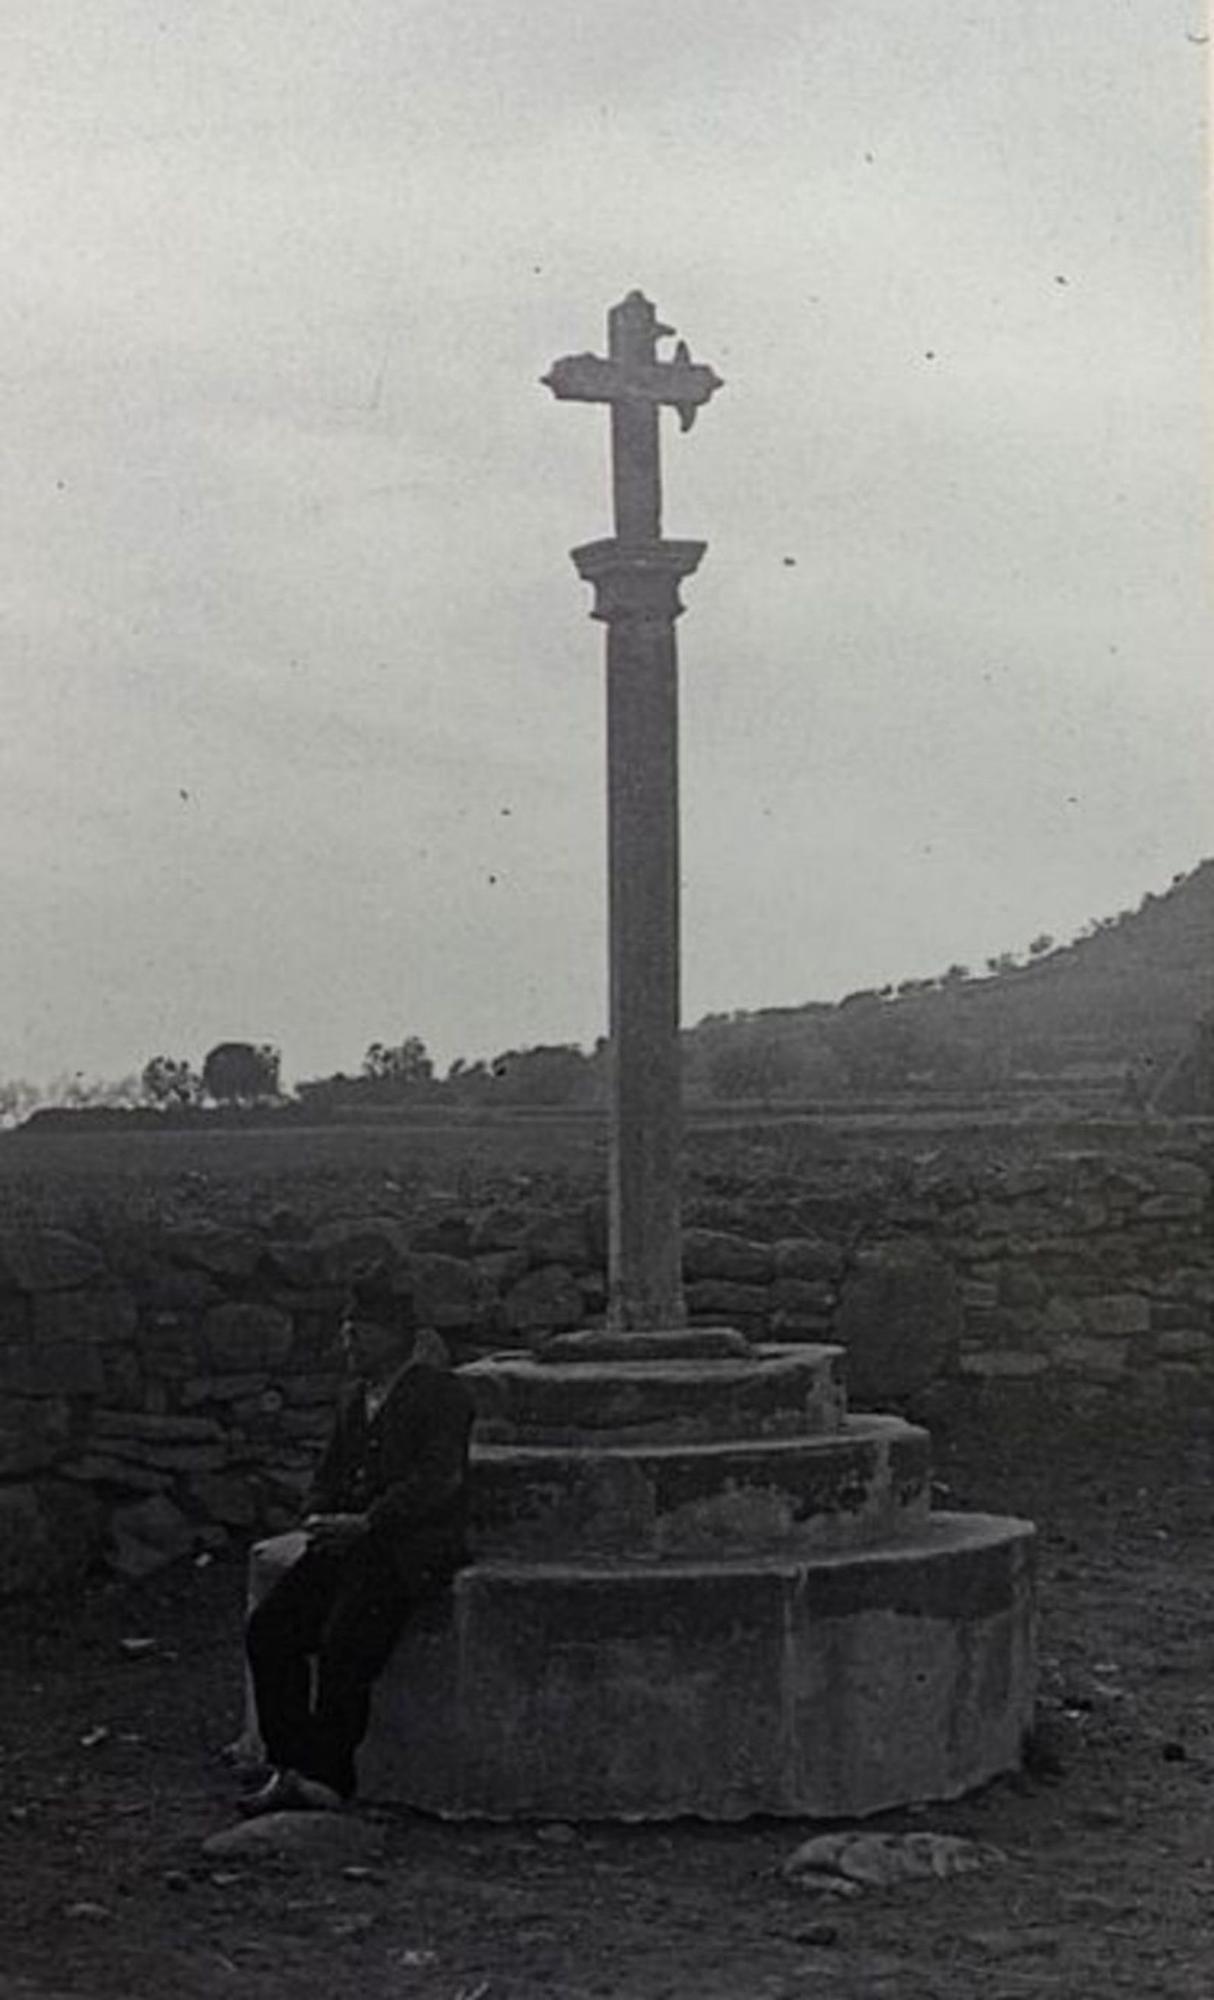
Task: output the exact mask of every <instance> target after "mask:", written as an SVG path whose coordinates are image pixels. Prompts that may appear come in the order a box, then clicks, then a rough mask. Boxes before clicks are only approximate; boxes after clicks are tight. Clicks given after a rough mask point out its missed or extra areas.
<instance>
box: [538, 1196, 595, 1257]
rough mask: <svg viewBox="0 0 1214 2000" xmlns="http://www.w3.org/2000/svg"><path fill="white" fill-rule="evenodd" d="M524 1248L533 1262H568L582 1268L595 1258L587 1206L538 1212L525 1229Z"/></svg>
mask: <svg viewBox="0 0 1214 2000" xmlns="http://www.w3.org/2000/svg"><path fill="white" fill-rule="evenodd" d="M522 1248H523V1249H524V1250H525V1251H526V1253H527V1256H528V1258H529V1260H530V1262H531V1263H532V1264H567V1265H569V1266H570V1267H571V1268H572V1269H573V1270H574V1271H581V1270H584V1269H585V1268H586V1266H587V1265H588V1264H589V1263H590V1262H591V1261H592V1256H591V1248H590V1233H589V1230H588V1228H587V1225H586V1212H585V1209H584V1208H577V1209H569V1210H557V1209H553V1210H550V1211H548V1212H547V1213H545V1214H543V1215H537V1216H536V1217H535V1218H534V1220H533V1221H531V1222H529V1223H528V1224H527V1227H526V1229H525V1230H524V1232H523V1241H522Z"/></svg>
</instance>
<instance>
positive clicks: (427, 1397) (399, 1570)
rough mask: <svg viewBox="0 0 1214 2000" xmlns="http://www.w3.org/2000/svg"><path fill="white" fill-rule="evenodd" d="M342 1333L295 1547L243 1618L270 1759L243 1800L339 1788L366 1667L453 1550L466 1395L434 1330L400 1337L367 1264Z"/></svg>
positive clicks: (352, 1782) (268, 1807)
mask: <svg viewBox="0 0 1214 2000" xmlns="http://www.w3.org/2000/svg"><path fill="white" fill-rule="evenodd" d="M341 1340H342V1347H343V1351H344V1357H345V1362H346V1367H347V1370H348V1372H349V1374H350V1377H351V1381H350V1383H349V1385H348V1386H347V1388H346V1389H345V1390H344V1391H343V1393H342V1396H341V1399H340V1402H339V1405H338V1410H337V1417H336V1421H335V1424H334V1428H333V1434H332V1437H331V1439H330V1441H329V1444H328V1447H327V1449H326V1451H325V1454H324V1457H323V1458H322V1460H321V1462H320V1465H319V1466H318V1468H317V1472H316V1477H315V1480H314V1482H313V1485H312V1489H311V1492H310V1493H309V1495H308V1500H307V1503H306V1507H307V1512H306V1515H305V1519H304V1522H303V1529H304V1532H305V1534H306V1536H307V1545H306V1548H305V1550H304V1553H303V1554H302V1555H301V1556H300V1558H299V1560H298V1561H297V1562H296V1563H295V1564H294V1565H293V1567H292V1568H290V1569H288V1570H287V1571H286V1573H285V1574H284V1575H283V1576H282V1577H280V1579H279V1580H278V1582H277V1583H275V1584H274V1585H273V1587H272V1588H271V1589H270V1591H269V1592H268V1593H267V1595H266V1596H265V1597H264V1598H263V1599H262V1601H261V1603H260V1604H258V1605H257V1607H256V1609H255V1610H254V1611H253V1613H252V1614H251V1616H250V1618H249V1622H248V1627H247V1631H246V1646H247V1650H248V1659H249V1668H250V1673H251V1676H252V1683H253V1693H254V1699H255V1701H256V1706H257V1720H258V1725H259V1728H260V1730H261V1736H262V1741H263V1743H264V1745H265V1752H266V1757H267V1759H268V1760H269V1762H270V1763H271V1764H272V1765H273V1766H274V1773H273V1776H272V1777H271V1778H270V1780H269V1782H268V1784H266V1785H264V1786H263V1787H262V1788H261V1789H260V1790H259V1791H258V1792H256V1793H254V1794H253V1795H252V1796H251V1797H249V1798H247V1799H246V1800H245V1801H244V1802H243V1809H244V1810H245V1811H246V1812H252V1813H261V1812H283V1811H289V1810H293V1809H298V1808H300V1807H338V1806H340V1805H342V1804H343V1803H344V1802H346V1801H347V1800H349V1799H351V1798H352V1797H353V1796H354V1792H355V1788H356V1771H355V1751H356V1750H357V1748H358V1745H359V1744H360V1742H361V1741H362V1738H363V1736H364V1734H365V1733H366V1728H367V1720H368V1716H369V1713H370V1704H371V1688H372V1685H373V1683H374V1681H375V1679H376V1676H377V1675H378V1674H379V1673H380V1672H381V1670H382V1669H383V1667H384V1666H385V1665H386V1664H387V1661H388V1657H389V1655H390V1654H391V1652H392V1648H393V1646H394V1645H395V1643H396V1640H397V1638H398V1637H399V1635H400V1632H401V1629H402V1627H403V1626H404V1623H405V1621H406V1619H407V1617H408V1616H409V1613H410V1611H411V1610H412V1608H413V1607H414V1606H415V1605H416V1604H418V1603H419V1602H422V1601H424V1600H425V1599H426V1598H429V1597H433V1596H435V1595H436V1594H438V1593H440V1592H441V1591H443V1590H445V1589H446V1588H447V1587H448V1585H449V1584H450V1582H451V1579H452V1577H453V1576H454V1575H455V1572H456V1571H457V1570H458V1569H459V1568H460V1566H461V1565H462V1564H463V1563H464V1562H466V1561H467V1553H466V1549H465V1542H464V1536H465V1527H466V1519H467V1478H468V1444H469V1436H470V1432H471V1429H472V1419H473V1404H472V1398H471V1396H470V1394H469V1392H468V1390H467V1389H466V1388H465V1386H464V1384H463V1383H462V1382H461V1381H460V1380H459V1379H458V1377H457V1376H455V1375H453V1374H452V1373H451V1371H450V1363H449V1360H448V1357H447V1352H446V1349H445V1347H444V1346H443V1343H442V1341H441V1340H440V1339H439V1337H438V1335H437V1334H434V1333H421V1334H419V1335H417V1337H416V1339H413V1336H412V1325H411V1314H410V1311H409V1302H408V1301H407V1300H402V1299H400V1298H397V1297H395V1296H394V1295H393V1294H392V1293H391V1291H390V1290H389V1289H388V1287H387V1285H386V1284H385V1282H384V1281H383V1280H382V1279H381V1278H378V1277H373V1278H370V1279H367V1280H364V1281H362V1282H361V1283H359V1284H358V1285H356V1286H355V1288H354V1292H353V1294H352V1296H351V1299H350V1301H349V1304H348V1305H347V1308H346V1313H345V1317H344V1319H343V1322H342V1329H341ZM410 1347H411V1348H412V1352H411V1353H410ZM406 1357H408V1358H406ZM402 1364H403V1365H402ZM313 1662H314V1663H315V1672H313Z"/></svg>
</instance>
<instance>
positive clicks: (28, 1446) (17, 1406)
mask: <svg viewBox="0 0 1214 2000" xmlns="http://www.w3.org/2000/svg"><path fill="white" fill-rule="evenodd" d="M71 1427H72V1418H71V1409H70V1407H69V1405H68V1404H67V1402H65V1401H64V1400H63V1398H62V1397H56V1396H37V1397H33V1398H28V1399H27V1398H25V1397H19V1396H5V1397H3V1398H0V1477H2V1478H5V1479H12V1478H13V1477H14V1476H15V1475H16V1474H18V1473H22V1472H37V1471H41V1470H43V1469H44V1468H45V1467H46V1466H49V1465H50V1464H52V1462H53V1461H54V1460H55V1458H56V1457H57V1456H58V1455H59V1453H60V1452H62V1450H63V1449H64V1446H65V1445H66V1443H67V1441H68V1439H69V1437H70V1435H71Z"/></svg>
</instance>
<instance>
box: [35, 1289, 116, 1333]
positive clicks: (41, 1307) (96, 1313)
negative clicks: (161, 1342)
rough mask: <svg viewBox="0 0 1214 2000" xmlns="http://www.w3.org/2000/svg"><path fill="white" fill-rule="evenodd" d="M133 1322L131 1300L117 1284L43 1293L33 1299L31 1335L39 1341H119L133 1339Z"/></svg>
mask: <svg viewBox="0 0 1214 2000" xmlns="http://www.w3.org/2000/svg"><path fill="white" fill-rule="evenodd" d="M137 1321H138V1313H137V1312H136V1309H135V1301H134V1299H133V1298H132V1297H131V1294H130V1293H129V1292H128V1291H126V1290H124V1289H122V1288H121V1287H118V1286H104V1287H101V1288H98V1289H95V1290H94V1289H90V1290H88V1291H84V1292H80V1291H77V1292H43V1293H40V1294H39V1295H38V1296H37V1297H36V1298H35V1299H34V1301H33V1328H34V1337H35V1339H37V1340H39V1341H50V1342H56V1341H70V1342H77V1341H79V1342H82V1343H84V1344H96V1345H107V1344H111V1343H116V1344H122V1343H124V1342H126V1341H130V1340H133V1339H134V1338H135V1328H136V1324H137Z"/></svg>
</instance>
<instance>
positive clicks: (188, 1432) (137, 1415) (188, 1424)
mask: <svg viewBox="0 0 1214 2000" xmlns="http://www.w3.org/2000/svg"><path fill="white" fill-rule="evenodd" d="M89 1428H90V1430H91V1431H92V1433H93V1436H94V1437H99V1438H105V1439H107V1440H110V1439H114V1438H123V1439H143V1440H145V1441H146V1442H148V1443H150V1444H198V1443H203V1444H205V1443H211V1442H214V1443H220V1444H222V1442H223V1436H224V1433H223V1430H222V1428H221V1426H220V1425H219V1424H217V1423H216V1422H215V1419H214V1418H213V1417H181V1416H177V1415H176V1414H172V1415H165V1416H156V1415H153V1414H152V1413H151V1412H149V1411H146V1410H94V1411H93V1414H92V1417H91V1418H90V1421H89Z"/></svg>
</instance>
